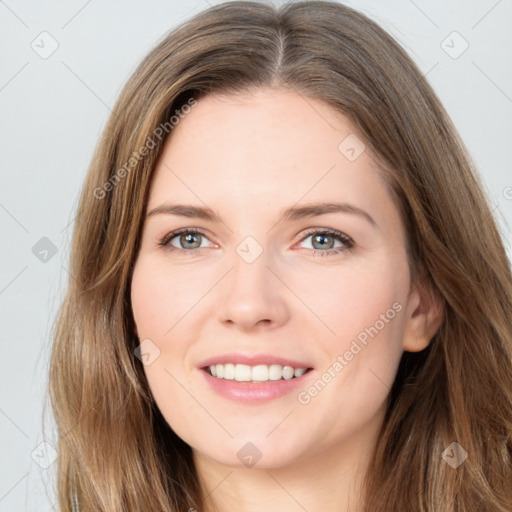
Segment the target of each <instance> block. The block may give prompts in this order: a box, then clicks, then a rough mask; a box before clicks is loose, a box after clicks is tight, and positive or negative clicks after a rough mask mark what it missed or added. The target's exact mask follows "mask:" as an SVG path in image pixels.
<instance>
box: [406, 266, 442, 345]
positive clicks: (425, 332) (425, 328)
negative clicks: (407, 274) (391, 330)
mask: <svg viewBox="0 0 512 512" xmlns="http://www.w3.org/2000/svg"><path fill="white" fill-rule="evenodd" d="M443 317H444V310H443V302H442V299H441V297H440V296H439V293H438V292H437V291H436V290H435V289H434V287H433V285H432V283H431V281H430V279H427V278H426V276H425V275H424V274H423V273H422V275H421V276H418V280H417V282H415V283H413V284H411V291H410V293H409V298H408V302H407V307H406V319H405V322H406V323H405V332H404V339H403V349H404V350H405V351H407V352H419V351H420V350H423V349H425V348H426V347H427V346H428V345H429V343H430V341H431V340H432V338H433V337H434V336H435V334H436V333H437V331H438V330H439V327H440V326H441V322H442V321H443Z"/></svg>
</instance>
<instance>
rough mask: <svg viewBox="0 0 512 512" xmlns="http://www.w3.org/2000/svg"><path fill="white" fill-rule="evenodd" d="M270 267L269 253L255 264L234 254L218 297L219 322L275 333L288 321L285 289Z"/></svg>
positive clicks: (247, 329) (263, 255) (264, 253)
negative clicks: (274, 331) (230, 267)
mask: <svg viewBox="0 0 512 512" xmlns="http://www.w3.org/2000/svg"><path fill="white" fill-rule="evenodd" d="M268 263H269V262H268V261H267V257H266V251H263V253H262V254H261V255H260V256H259V257H258V258H257V259H256V260H255V261H253V262H252V263H248V262H246V261H245V260H244V259H243V258H241V257H240V256H238V254H235V256H234V258H233V266H232V269H231V271H230V272H229V273H228V275H227V276H226V277H225V279H224V280H223V283H222V290H221V293H220V295H219V306H218V312H219V313H218V318H219V321H221V322H222V323H224V324H228V325H229V326H231V327H238V328H239V329H242V330H244V331H249V330H253V329H255V328H266V329H274V328H276V327H278V326H280V325H283V324H284V323H285V322H286V321H287V320H288V318H289V307H288V304H287V303H286V297H285V293H286V287H285V285H284V284H283V282H282V281H281V280H280V279H279V278H278V277H277V276H276V271H275V270H274V269H271V268H270V267H269V265H268ZM263 326H265V327H263Z"/></svg>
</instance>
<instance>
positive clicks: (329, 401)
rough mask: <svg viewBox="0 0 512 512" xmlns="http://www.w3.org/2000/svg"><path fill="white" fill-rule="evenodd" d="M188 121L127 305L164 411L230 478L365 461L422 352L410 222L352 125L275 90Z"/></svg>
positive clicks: (197, 111)
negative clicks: (351, 455) (414, 356)
mask: <svg viewBox="0 0 512 512" xmlns="http://www.w3.org/2000/svg"><path fill="white" fill-rule="evenodd" d="M182 115H183V117H182V118H181V120H180V121H179V123H178V124H177V125H175V126H174V128H173V129H172V133H171V134H170V136H169V137H168V139H167V141H166V143H165V146H164V149H163V152H162V155H161V157H160V159H159V162H158V165H157V167H156V169H155V174H154V177H153V181H152V186H151V190H150V195H149V203H148V209H147V212H148V213H149V215H148V216H147V217H146V220H145V224H144V228H143V236H142V244H141V248H140V253H139V254H138V257H137V261H136V265H135V269H134V273H133V281H132V289H131V299H132V307H133V314H134V318H135V324H136V329H137V334H138V337H139V339H140V341H141V351H142V353H143V354H144V356H143V357H142V359H143V361H144V370H145V373H146V375H147V378H148V382H149V385H150V388H151V391H152V393H153V396H154V399H155V400H156V403H157V405H158V407H159V409H160V410H161V412H162V414H163V416H164V417H165V419H166V421H167V422H168V423H169V425H170V426H171V427H172V429H173V430H174V431H175V432H176V433H177V434H178V436H180V437H181V438H182V439H183V440H185V441H186V442H187V443H188V444H189V445H190V446H192V448H193V449H194V450H195V453H196V454H197V453H199V454H201V455H202V456H205V457H207V458H209V459H213V460H215V461H217V462H218V463H221V464H227V465H230V466H242V465H243V464H245V465H246V466H252V465H253V464H254V463H257V465H258V467H268V468H270V467H279V466H285V465H288V464H291V463H293V462H297V461H300V460H301V459H302V460H306V458H307V457H311V456H316V455H319V454H321V453H322V452H325V451H326V450H338V451H337V453H341V452H344V453H348V451H355V452H356V453H357V450H362V449H363V448H362V445H364V444H365V443H366V444H368V442H369V441H368V440H369V439H372V438H373V439H375V437H376V435H377V432H378V428H379V427H380V424H381V423H382V420H383V415H384V411H385V403H386V398H387V396H388V394H389V392H390V387H391V385H392V383H393V380H394V377H395V374H396V370H397V366H398V363H399V360H400V357H401V354H402V351H403V350H404V348H405V349H411V350H417V349H421V348H424V347H423V346H421V347H420V346H418V341H417V340H415V339H413V338H414V336H413V335H411V334H410V329H409V327H408V324H409V322H410V317H411V316H413V311H414V310H415V309H416V306H417V304H418V300H417V299H418V298H417V296H416V294H415V293H411V294H410V293H409V292H410V286H411V283H410V274H409V267H408V262H407V255H406V248H405V244H406V240H405V232H404V227H403V223H402V221H401V219H400V217H399V213H398V210H397V208H396V206H395V205H394V203H393V201H392V199H391V196H390V193H389V191H388V189H387V186H386V184H385V183H384V181H383V180H382V178H381V177H380V176H379V174H378V173H377V171H376V170H375V169H374V167H373V161H372V158H371V157H370V154H369V151H368V150H365V148H364V146H363V145H362V142H361V140H359V139H358V138H357V137H356V135H355V134H354V131H355V130H354V127H353V125H352V124H351V123H350V122H349V120H348V119H347V118H346V117H344V116H342V115H341V114H340V113H338V112H336V111H335V110H334V109H332V108H331V107H330V106H328V105H327V104H325V103H323V102H321V101H318V100H313V99H310V98H305V97H302V96H301V95H298V94H296V93H294V92H290V91H287V90H282V89H280V90H270V89H261V90H258V91H257V92H254V93H251V94H247V95H244V96H236V97H227V96H219V95H210V96H207V97H204V98H202V99H201V100H200V101H199V102H198V103H197V105H196V106H194V107H193V108H190V110H189V111H188V113H187V114H182ZM177 205H180V206H179V207H178V206H177ZM176 230H184V231H185V233H184V234H183V233H179V234H176V235H172V236H171V235H170V233H172V232H174V231H176ZM186 230H196V231H198V233H186ZM244 358H245V359H244ZM212 360H213V361H212ZM212 362H215V363H219V364H221V363H224V364H225V366H224V364H222V365H221V366H216V367H215V369H216V370H217V372H218V374H220V373H221V372H223V373H224V374H225V376H226V377H227V379H220V378H219V376H217V377H213V376H211V375H210V374H209V373H207V372H206V371H205V369H204V368H205V367H206V366H207V365H208V363H212ZM242 363H245V364H242ZM278 364H280V366H281V367H285V366H288V369H287V368H284V371H283V372H282V373H281V371H280V368H279V366H276V365H278ZM297 367H299V368H302V369H309V370H308V371H307V372H305V373H303V374H302V375H300V374H301V370H300V369H299V371H298V372H295V369H298V368H297ZM292 375H294V376H295V375H297V377H293V378H290V377H291V376H292ZM234 376H235V379H233V377H234ZM269 378H270V379H271V380H268V379H269ZM237 379H241V380H237ZM272 379H276V380H272ZM277 379H279V380H277ZM247 380H254V381H257V382H248V381H247ZM340 450H341V451H340Z"/></svg>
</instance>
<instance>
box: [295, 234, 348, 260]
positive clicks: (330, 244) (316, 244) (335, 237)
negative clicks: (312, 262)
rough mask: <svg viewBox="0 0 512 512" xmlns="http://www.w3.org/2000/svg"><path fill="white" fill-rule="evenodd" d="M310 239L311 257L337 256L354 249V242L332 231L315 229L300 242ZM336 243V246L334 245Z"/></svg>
mask: <svg viewBox="0 0 512 512" xmlns="http://www.w3.org/2000/svg"><path fill="white" fill-rule="evenodd" d="M308 238H311V246H312V251H313V255H314V256H316V255H319V256H326V255H333V254H339V253H341V252H344V251H348V250H350V249H352V248H353V247H354V245H355V244H354V241H353V240H352V239H351V238H350V237H349V236H347V235H345V234H344V233H341V232H340V231H335V230H333V229H322V230H319V229H316V230H312V231H309V232H308V234H307V236H306V237H304V238H303V239H302V240H301V242H304V240H307V239H308ZM336 243H338V245H336Z"/></svg>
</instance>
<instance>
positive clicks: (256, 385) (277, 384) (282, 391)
mask: <svg viewBox="0 0 512 512" xmlns="http://www.w3.org/2000/svg"><path fill="white" fill-rule="evenodd" d="M200 371H201V373H202V374H203V375H204V378H205V379H206V382H207V383H208V384H209V385H210V387H211V388H212V389H213V390H214V391H215V392H216V393H218V394H219V395H221V396H223V397H224V398H229V399H230V400H236V401H238V402H248V403H260V402H267V401H269V400H274V399H276V398H280V397H282V396H285V395H287V394H289V393H291V392H293V391H294V390H296V389H297V388H299V387H300V386H301V385H304V384H305V382H306V380H308V378H309V376H310V375H311V374H312V373H313V370H312V369H311V370H308V371H307V372H306V373H304V374H302V375H301V376H300V377H295V378H293V379H280V380H269V381H266V382H239V381H236V380H228V379H218V378H217V377H212V376H211V375H210V374H209V373H208V372H207V371H206V370H200Z"/></svg>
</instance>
